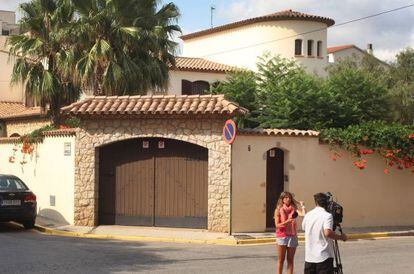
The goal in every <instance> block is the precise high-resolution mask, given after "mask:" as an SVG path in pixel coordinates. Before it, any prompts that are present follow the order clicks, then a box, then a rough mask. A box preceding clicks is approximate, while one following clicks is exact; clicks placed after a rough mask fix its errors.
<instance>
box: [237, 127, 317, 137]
mask: <svg viewBox="0 0 414 274" xmlns="http://www.w3.org/2000/svg"><path fill="white" fill-rule="evenodd" d="M239 133H240V134H241V135H268V136H271V135H282V136H297V137H298V136H302V137H305V136H308V137H317V136H319V132H318V131H313V130H298V129H249V128H245V129H240V130H239Z"/></svg>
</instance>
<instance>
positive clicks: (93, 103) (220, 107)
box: [62, 95, 247, 115]
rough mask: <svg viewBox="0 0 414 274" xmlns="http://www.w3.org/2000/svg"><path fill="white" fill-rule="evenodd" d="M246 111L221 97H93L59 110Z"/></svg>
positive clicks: (98, 112) (122, 112)
mask: <svg viewBox="0 0 414 274" xmlns="http://www.w3.org/2000/svg"><path fill="white" fill-rule="evenodd" d="M246 112H247V110H246V109H245V108H242V107H240V106H239V105H237V104H236V103H233V102H230V101H227V100H226V99H224V96H223V95H191V96H174V95H153V96H110V97H106V96H95V97H88V98H86V99H85V100H83V101H80V102H76V103H73V104H72V105H70V106H67V107H64V108H62V113H63V114H67V115H171V114H176V115H177V114H178V115H188V114H198V115H200V114H201V115H202V114H222V115H238V114H244V113H246Z"/></svg>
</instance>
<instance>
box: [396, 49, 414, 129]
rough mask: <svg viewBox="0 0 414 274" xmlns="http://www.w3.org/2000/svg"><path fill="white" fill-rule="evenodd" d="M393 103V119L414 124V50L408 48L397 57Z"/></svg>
mask: <svg viewBox="0 0 414 274" xmlns="http://www.w3.org/2000/svg"><path fill="white" fill-rule="evenodd" d="M391 79H392V84H391V102H392V106H393V107H392V110H393V119H394V120H395V121H398V122H400V123H402V124H406V125H413V124H414V49H412V48H406V49H405V50H403V51H401V52H400V53H399V54H398V55H397V60H396V62H395V63H394V64H393V66H392V69H391Z"/></svg>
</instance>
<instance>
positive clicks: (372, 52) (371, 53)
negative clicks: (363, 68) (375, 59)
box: [367, 44, 374, 55]
mask: <svg viewBox="0 0 414 274" xmlns="http://www.w3.org/2000/svg"><path fill="white" fill-rule="evenodd" d="M367 53H368V54H370V55H373V54H374V50H373V48H372V44H368V45H367Z"/></svg>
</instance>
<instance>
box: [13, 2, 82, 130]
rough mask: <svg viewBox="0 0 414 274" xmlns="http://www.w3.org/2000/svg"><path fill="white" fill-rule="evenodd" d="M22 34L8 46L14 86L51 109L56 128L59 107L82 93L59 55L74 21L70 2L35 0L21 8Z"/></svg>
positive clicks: (14, 37) (58, 120)
mask: <svg viewBox="0 0 414 274" xmlns="http://www.w3.org/2000/svg"><path fill="white" fill-rule="evenodd" d="M20 10H21V11H22V19H21V20H20V29H21V32H20V33H21V34H19V35H12V36H10V37H9V39H8V41H7V43H8V45H9V46H10V58H14V61H15V62H14V67H13V72H12V79H11V80H12V84H17V83H23V84H25V92H26V94H28V95H30V96H31V97H33V98H34V99H35V100H36V101H38V102H40V103H41V105H42V106H43V107H45V106H46V105H49V111H50V116H51V119H52V122H53V123H54V124H55V125H59V124H60V115H59V113H60V107H61V106H62V105H64V104H67V103H70V102H73V101H75V100H77V99H78V96H79V93H80V90H79V88H77V87H76V86H74V85H73V84H72V81H70V79H69V78H68V77H65V75H69V74H70V73H69V72H67V71H66V72H64V71H61V70H59V69H58V63H59V58H58V52H59V51H60V50H61V49H62V48H64V47H65V45H64V41H63V40H62V39H61V38H62V36H61V35H60V32H61V30H62V31H63V30H64V29H65V28H66V27H67V26H68V25H69V24H70V23H71V22H72V20H73V15H74V13H73V9H72V6H71V4H70V2H69V1H68V0H32V1H30V2H28V3H23V4H21V5H20ZM67 69H70V68H69V67H67Z"/></svg>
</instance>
